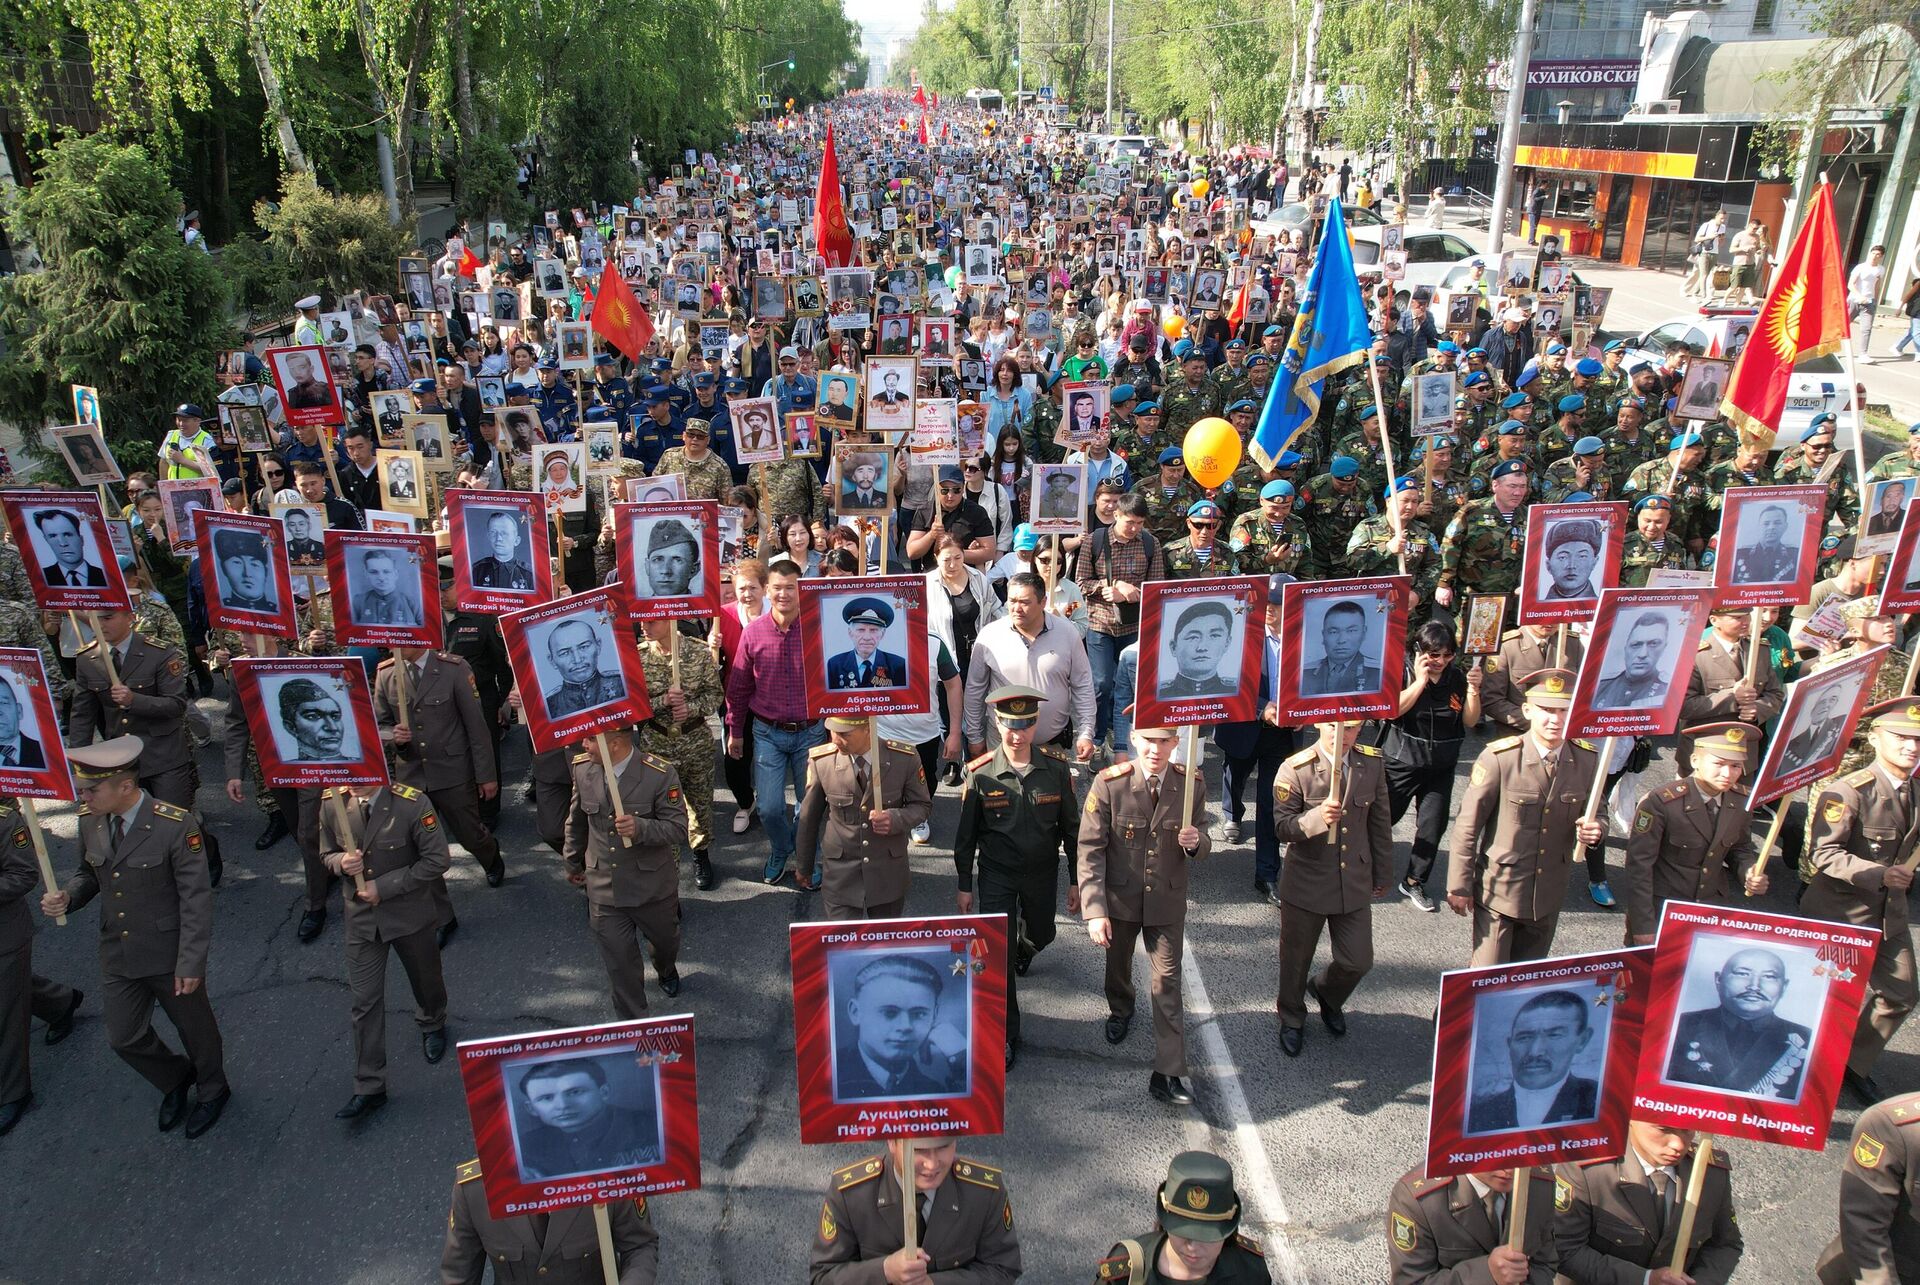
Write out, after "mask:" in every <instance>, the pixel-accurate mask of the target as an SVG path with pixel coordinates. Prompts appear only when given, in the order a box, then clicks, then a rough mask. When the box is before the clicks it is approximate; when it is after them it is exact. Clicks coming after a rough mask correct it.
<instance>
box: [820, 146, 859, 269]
mask: <svg viewBox="0 0 1920 1285" xmlns="http://www.w3.org/2000/svg"><path fill="white" fill-rule="evenodd" d="M813 247H814V249H815V251H816V252H818V253H819V255H820V256H821V257H822V258H824V259H825V260H826V261H827V266H828V267H829V268H850V267H852V266H853V229H852V228H850V227H848V226H847V209H846V206H844V205H843V204H841V201H840V161H839V158H838V157H836V156H835V155H834V151H833V126H832V124H831V123H829V124H828V126H827V145H826V149H825V150H824V151H823V152H821V154H820V185H819V186H818V187H816V188H815V189H814V192H813Z"/></svg>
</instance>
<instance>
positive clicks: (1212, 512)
mask: <svg viewBox="0 0 1920 1285" xmlns="http://www.w3.org/2000/svg"><path fill="white" fill-rule="evenodd" d="M1187 516H1188V517H1190V518H1217V517H1219V516H1220V506H1219V505H1217V504H1215V503H1214V502H1213V501H1212V500H1195V501H1194V502H1193V503H1192V504H1189V505H1188V506H1187Z"/></svg>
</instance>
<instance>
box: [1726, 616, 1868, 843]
mask: <svg viewBox="0 0 1920 1285" xmlns="http://www.w3.org/2000/svg"><path fill="white" fill-rule="evenodd" d="M1887 651H1888V649H1887V648H1886V647H1875V648H1874V649H1873V650H1872V651H1869V652H1864V653H1862V654H1861V655H1858V656H1849V657H1848V658H1847V659H1845V660H1843V661H1840V662H1838V663H1837V664H1833V665H1829V666H1828V667H1827V668H1825V669H1823V670H1821V671H1820V672H1819V673H1817V674H1810V675H1808V676H1807V677H1805V678H1801V679H1797V680H1795V681H1794V682H1791V683H1788V684H1787V701H1786V704H1785V705H1784V706H1782V707H1781V709H1780V717H1779V718H1778V719H1777V720H1775V722H1774V725H1773V739H1772V740H1771V741H1769V742H1768V743H1767V752H1766V755H1765V756H1764V757H1763V758H1762V759H1761V760H1760V770H1759V771H1758V772H1756V773H1755V774H1754V777H1753V791H1752V799H1753V802H1752V804H1751V806H1753V807H1759V806H1760V805H1762V804H1764V803H1771V802H1773V801H1774V800H1775V799H1777V798H1780V797H1781V796H1782V795H1786V794H1791V793H1793V792H1794V791H1795V790H1797V789H1799V788H1800V787H1801V786H1803V785H1812V784H1813V783H1814V782H1816V781H1823V780H1825V779H1826V778H1827V777H1829V776H1832V775H1833V774H1834V773H1835V772H1837V771H1839V770H1840V760H1841V759H1842V758H1844V757H1845V756H1846V752H1847V746H1848V745H1849V744H1851V743H1852V741H1853V731H1854V728H1855V727H1856V726H1858V725H1859V722H1860V716H1861V714H1862V713H1863V712H1864V711H1865V710H1866V708H1867V704H1868V702H1869V701H1871V700H1872V699H1873V689H1874V683H1875V680H1876V679H1878V678H1879V676H1880V666H1881V665H1882V664H1884V663H1885V662H1886V659H1887Z"/></svg>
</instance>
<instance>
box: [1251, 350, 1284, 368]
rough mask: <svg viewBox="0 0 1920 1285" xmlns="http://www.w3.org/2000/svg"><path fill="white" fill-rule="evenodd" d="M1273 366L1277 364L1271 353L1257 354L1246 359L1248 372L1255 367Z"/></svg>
mask: <svg viewBox="0 0 1920 1285" xmlns="http://www.w3.org/2000/svg"><path fill="white" fill-rule="evenodd" d="M1275 364H1277V359H1276V358H1275V357H1274V355H1273V354H1272V353H1268V352H1257V353H1255V354H1253V356H1251V357H1249V358H1247V369H1248V370H1252V369H1253V368H1254V367H1255V366H1272V365H1275Z"/></svg>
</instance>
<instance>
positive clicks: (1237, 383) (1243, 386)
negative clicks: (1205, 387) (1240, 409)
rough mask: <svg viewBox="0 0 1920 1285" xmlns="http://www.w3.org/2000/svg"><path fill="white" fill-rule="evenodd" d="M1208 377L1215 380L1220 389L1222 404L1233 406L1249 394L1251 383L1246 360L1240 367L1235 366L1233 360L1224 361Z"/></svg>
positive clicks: (1214, 384) (1215, 385)
mask: <svg viewBox="0 0 1920 1285" xmlns="http://www.w3.org/2000/svg"><path fill="white" fill-rule="evenodd" d="M1207 378H1208V379H1209V380H1211V381H1213V386H1214V387H1215V388H1217V389H1219V390H1220V404H1221V405H1222V406H1231V405H1233V404H1234V403H1235V402H1237V401H1239V400H1240V399H1241V398H1242V397H1245V396H1247V393H1248V388H1249V384H1248V380H1247V364H1246V362H1244V361H1243V362H1241V363H1240V365H1239V366H1238V367H1236V366H1234V364H1233V362H1232V361H1231V360H1228V361H1223V362H1221V363H1220V364H1219V365H1218V366H1215V367H1214V368H1213V370H1212V371H1211V372H1210V373H1209V374H1208V375H1207Z"/></svg>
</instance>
